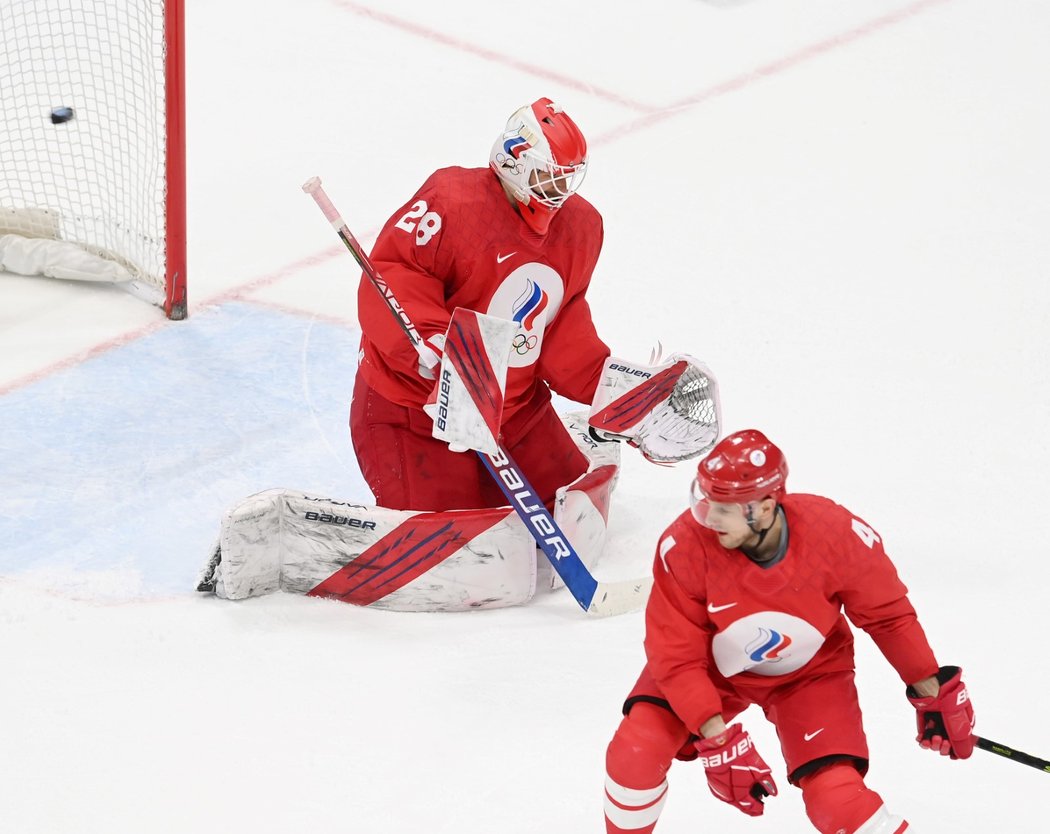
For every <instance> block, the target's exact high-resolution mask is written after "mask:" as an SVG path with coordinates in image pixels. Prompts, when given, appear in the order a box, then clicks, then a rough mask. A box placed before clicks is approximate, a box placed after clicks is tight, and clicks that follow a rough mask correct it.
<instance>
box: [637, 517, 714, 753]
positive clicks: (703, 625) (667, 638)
mask: <svg viewBox="0 0 1050 834" xmlns="http://www.w3.org/2000/svg"><path fill="white" fill-rule="evenodd" d="M676 528H677V529H676ZM684 532H685V533H686V534H683V530H682V529H681V525H680V524H679V523H675V524H673V525H671V527H670V528H668V530H667V532H666V533H664V535H663V536H662V537H661V538H660V542H659V543H658V544H657V555H656V560H655V562H654V564H653V580H654V581H653V589H652V592H651V593H650V595H649V602H648V604H647V605H646V609H645V654H646V658H647V659H648V662H649V671H650V672H651V673H652V675H653V679H654V680H655V681H656V682H657V684H659V686H660V690H661V691H662V692H663V694H664V697H666V698H667V700H668V702H669V703H670V705H671V709H673V710H674V712H675V715H677V716H678V717H679V718H680V719H682V722H683V723H684V724H685V725H686V727H688V728H689V729H690V731H692V732H694V733H697V734H699V731H700V726H701V725H702V724H703V723H704V722H705V721H707V720H708V719H709V718H711V717H712V716H715V715H718V714H719V713H721V711H722V700H721V698H719V696H718V692H717V691H716V689H715V687H714V685H713V684H712V683H711V678H710V676H709V674H708V665H709V663H711V662H712V660H711V657H710V646H711V633H710V621H709V619H708V616H707V610H706V608H705V605H706V601H705V600H704V599H700V598H699V597H698V596H697V595H696V593H695V591H693V592H690V591H688V590H686V588H685V587H683V583H682V581H680V579H679V577H678V576H676V573H677V572H679V571H683V570H685V566H686V565H687V564H694V565H695V563H696V562H698V561H699V560H698V559H695V558H694V554H691V553H688V552H687V551H688V549H689V548H690V546H691V542H690V540H689V537H688V535H687V531H684ZM689 573H691V574H694V573H695V572H694V571H689ZM683 578H685V579H686V581H687V583H688V584H689V585H694V586H695V585H696V584H697V583H696V576H695V575H693V576H686V577H683Z"/></svg>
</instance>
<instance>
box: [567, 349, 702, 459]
mask: <svg viewBox="0 0 1050 834" xmlns="http://www.w3.org/2000/svg"><path fill="white" fill-rule="evenodd" d="M721 422H722V414H721V403H720V402H719V399H718V383H717V381H716V380H715V376H714V374H712V373H711V371H710V369H709V368H708V367H707V366H706V365H704V364H703V363H702V362H699V361H698V360H696V359H694V358H693V357H692V356H688V355H686V354H684V353H675V354H672V355H671V356H670V357H668V359H667V361H666V362H664V363H662V364H657V365H652V366H647V365H639V364H635V363H631V362H626V361H624V360H622V359H618V358H616V357H615V356H610V357H609V358H608V359H607V360H606V361H605V368H604V369H603V371H602V376H601V379H600V380H599V382H598V390H597V391H596V392H595V395H594V402H593V403H592V404H591V413H590V417H589V418H588V423H589V424H590V426H591V434H592V435H593V436H594V437H595V438H596V439H598V440H626V441H627V442H628V443H629V444H630V445H632V446H636V447H637V448H638V450H639V451H640V452H641V453H642V454H643V455H644V456H645V457H646V458H647V459H648V460H650V461H652V462H653V463H674V462H677V461H680V460H688V459H689V458H695V457H698V456H699V455H703V454H705V453H706V452H708V451H710V449H711V447H713V446H714V445H715V443H716V442H717V441H718V437H719V434H720V433H721Z"/></svg>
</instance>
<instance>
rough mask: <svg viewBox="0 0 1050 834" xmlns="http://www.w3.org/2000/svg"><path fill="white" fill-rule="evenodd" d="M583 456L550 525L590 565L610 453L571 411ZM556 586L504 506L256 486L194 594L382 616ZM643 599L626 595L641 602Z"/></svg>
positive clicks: (230, 521)
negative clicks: (285, 597)
mask: <svg viewBox="0 0 1050 834" xmlns="http://www.w3.org/2000/svg"><path fill="white" fill-rule="evenodd" d="M562 419H563V422H564V423H565V427H566V429H567V430H568V431H569V433H570V435H571V436H572V437H573V439H574V440H575V441H576V443H577V445H578V446H579V447H580V449H581V451H583V453H584V454H585V455H587V457H588V459H589V461H590V468H589V471H588V472H587V473H586V474H585V475H583V476H582V477H581V478H580V479H578V480H577V481H576V482H575V483H573V484H571V485H569V486H567V487H563V488H561V489H559V490H558V493H557V497H556V499H555V507H554V518H555V520H556V521H557V522H558V524H559V526H560V527H561V528H562V530H563V531H564V532H565V534H566V535H567V536H569V537H570V539H571V542H572V545H573V547H574V548H575V549H576V551H577V553H578V554H579V556H580V558H581V560H582V561H583V562H584V563H585V564H586V565H587V567H588V568H590V567H591V566H592V565H593V564H594V563H595V562H596V561H597V559H598V557H599V556H600V555H601V553H602V550H603V549H604V545H605V536H606V525H607V522H608V512H609V498H610V495H611V492H612V489H613V487H614V486H615V483H616V478H617V474H618V470H619V446H616V445H607V444H597V443H595V442H594V441H593V440H592V439H591V437H590V436H589V433H588V430H587V425H586V422H585V420H584V419H583V415H582V414H577V415H567V416H565V417H563V418H562ZM561 584H562V583H561V580H560V579H559V578H558V576H557V574H555V573H554V572H553V570H552V569H551V568H550V566H549V565H548V564H547V560H546V559H543V558H541V559H539V562H538V563H537V549H536V542H535V540H534V538H533V536H532V534H531V533H530V532H529V531H528V530H527V529H526V527H525V524H524V523H523V521H522V520H521V518H520V517H519V516H518V515H517V514H515V512H514V511H513V510H512V509H511V508H510V507H498V508H495V509H485V510H456V511H449V512H411V511H400V510H388V509H385V508H383V507H373V506H363V505H357V504H351V503H347V502H342V501H336V500H331V499H327V498H321V497H317V496H312V495H306V494H304V493H301V492H296V491H293V490H280V489H274V490H268V491H266V492H262V493H259V494H257V495H253V496H251V497H249V498H247V499H245V500H244V501H243V502H241V503H240V504H238V505H237V506H235V507H233V508H232V509H230V510H229V511H228V512H227V513H226V515H225V517H224V518H223V522H222V529H221V532H220V536H219V542H218V544H217V545H216V547H215V549H214V551H213V553H212V554H211V558H210V559H209V561H208V564H207V565H206V566H205V568H204V570H203V572H202V574H201V577H200V580H199V583H198V587H197V590H198V591H200V592H203V593H212V594H215V595H216V596H219V597H221V598H223V599H245V598H247V597H252V596H260V595H263V594H268V593H272V592H274V591H278V590H282V591H288V592H291V593H301V594H307V595H310V596H320V597H327V598H330V599H338V600H340V601H342V602H348V603H351V604H354V605H367V606H370V607H373V608H384V609H388V610H392V611H467V610H471V609H476V608H502V607H506V606H511V605H521V604H523V603H526V602H528V601H529V600H530V599H531V598H532V597H533V595H534V594H535V592H536V589H537V587H544V586H546V587H549V588H556V587H560V586H561ZM644 599H645V598H644V595H640V596H639V597H638V602H639V604H641V603H644Z"/></svg>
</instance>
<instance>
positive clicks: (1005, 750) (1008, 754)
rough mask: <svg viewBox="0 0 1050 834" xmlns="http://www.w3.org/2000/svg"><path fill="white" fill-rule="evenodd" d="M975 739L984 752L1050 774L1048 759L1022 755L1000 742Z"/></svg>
mask: <svg viewBox="0 0 1050 834" xmlns="http://www.w3.org/2000/svg"><path fill="white" fill-rule="evenodd" d="M974 739H975V740H976V742H977V746H978V747H980V748H981V749H982V750H987V751H988V752H989V753H995V755H997V756H1002V757H1003V758H1004V759H1013V760H1014V761H1015V762H1018V763H1020V764H1025V765H1028V766H1029V767H1034V768H1035V769H1036V770H1041V771H1043V772H1044V773H1050V761H1047V760H1046V759H1040V758H1039V757H1038V756H1032V755H1031V754H1029V753H1022V752H1021V751H1020V750H1014V749H1013V748H1012V747H1007V746H1006V745H1005V744H1000V743H999V742H998V741H992V740H991V739H987V738H981V736H974Z"/></svg>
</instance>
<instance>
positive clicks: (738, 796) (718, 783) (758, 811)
mask: <svg viewBox="0 0 1050 834" xmlns="http://www.w3.org/2000/svg"><path fill="white" fill-rule="evenodd" d="M696 749H697V750H699V751H700V763H701V764H702V765H703V766H704V768H706V770H707V785H708V787H709V788H711V793H713V794H714V795H715V796H717V797H718V798H719V799H721V800H722V801H723V802H728V803H729V804H730V805H733V806H735V807H737V808H739V809H740V810H741V811H743V812H744V813H745V814H747V815H748V816H750V817H760V816H762V812H763V811H765V810H766V808H765V806H764V805H763V804H762V798H763V797H766V796H776V795H777V786H776V783H775V782H774V781H773V774H772V773H771V772H770V770H769V765H767V764H766V763H765V762H764V761H763V760H762V757H761V756H760V755H758V751H757V750H755V744H754V742H752V741H751V736H749V735H748V734H747V732H746V731H745V730H744V729H743V728H742V727H741V726H740V725H739V724H732V725H730V727H729V728H728V729H727V730H726V731H725V732H724V733H722V734H721V735H719V736H714V737H712V738H702V739H700V740H699V741H698V742H696Z"/></svg>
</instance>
